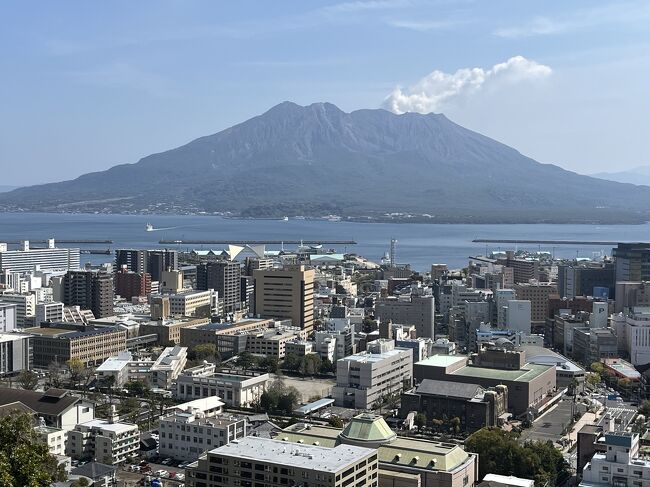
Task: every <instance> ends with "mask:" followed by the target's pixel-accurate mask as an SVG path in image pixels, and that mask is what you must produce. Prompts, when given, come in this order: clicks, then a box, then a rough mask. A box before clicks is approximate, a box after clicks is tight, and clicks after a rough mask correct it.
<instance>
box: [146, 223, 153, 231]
mask: <svg viewBox="0 0 650 487" xmlns="http://www.w3.org/2000/svg"><path fill="white" fill-rule="evenodd" d="M146 229H147V232H153V231H154V230H155V228H154V227H153V225H152V224H151V223H147V227H146Z"/></svg>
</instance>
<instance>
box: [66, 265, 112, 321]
mask: <svg viewBox="0 0 650 487" xmlns="http://www.w3.org/2000/svg"><path fill="white" fill-rule="evenodd" d="M62 289H63V302H64V303H65V304H66V305H67V306H79V307H80V308H83V309H89V310H91V311H92V312H93V315H94V316H95V318H105V317H106V316H113V315H114V314H115V313H113V298H114V293H113V276H112V275H111V274H109V273H107V272H102V271H94V270H83V271H68V272H67V273H66V275H65V276H63V282H62Z"/></svg>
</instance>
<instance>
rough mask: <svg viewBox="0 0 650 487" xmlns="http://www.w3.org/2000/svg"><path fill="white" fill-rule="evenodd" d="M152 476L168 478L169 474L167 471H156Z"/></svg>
mask: <svg viewBox="0 0 650 487" xmlns="http://www.w3.org/2000/svg"><path fill="white" fill-rule="evenodd" d="M154 475H155V476H156V477H162V478H167V477H169V472H168V471H167V470H156V471H155V472H154Z"/></svg>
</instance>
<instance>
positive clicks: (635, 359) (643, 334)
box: [612, 307, 650, 365]
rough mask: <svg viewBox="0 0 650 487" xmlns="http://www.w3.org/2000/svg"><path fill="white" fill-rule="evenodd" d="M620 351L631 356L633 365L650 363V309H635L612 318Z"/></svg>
mask: <svg viewBox="0 0 650 487" xmlns="http://www.w3.org/2000/svg"><path fill="white" fill-rule="evenodd" d="M612 328H614V329H615V330H616V337H617V339H618V349H619V350H620V351H625V352H627V353H628V354H629V356H630V362H632V365H643V364H647V363H648V362H650V307H635V308H632V309H631V310H630V311H629V312H628V313H627V314H623V313H619V314H616V315H613V316H612Z"/></svg>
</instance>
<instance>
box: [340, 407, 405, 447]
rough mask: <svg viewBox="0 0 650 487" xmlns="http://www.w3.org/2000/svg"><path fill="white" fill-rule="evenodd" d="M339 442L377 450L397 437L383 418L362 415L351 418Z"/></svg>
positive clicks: (375, 415)
mask: <svg viewBox="0 0 650 487" xmlns="http://www.w3.org/2000/svg"><path fill="white" fill-rule="evenodd" d="M339 436H340V438H341V442H343V443H349V444H355V445H359V446H367V447H368V448H377V447H378V446H379V445H383V444H385V443H390V442H391V441H393V440H394V439H395V438H397V435H396V434H395V432H394V431H393V430H392V429H390V427H389V426H388V424H386V421H385V420H384V418H383V416H379V415H377V414H370V413H364V414H359V415H358V416H355V417H354V418H352V420H351V421H350V422H349V423H348V425H347V426H346V427H345V429H344V430H343V431H342V432H341V434H340V435H339Z"/></svg>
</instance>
